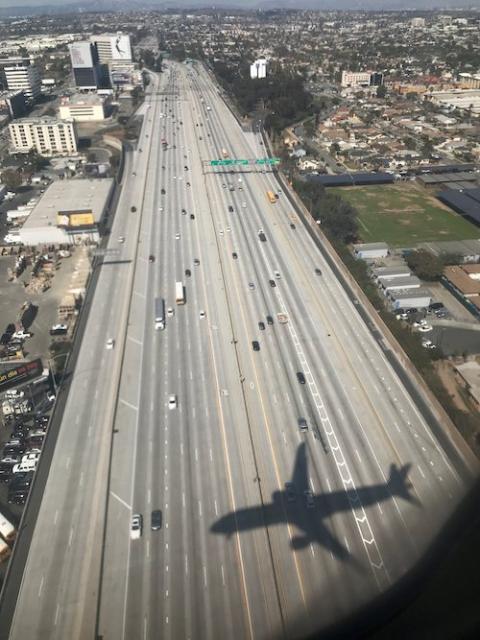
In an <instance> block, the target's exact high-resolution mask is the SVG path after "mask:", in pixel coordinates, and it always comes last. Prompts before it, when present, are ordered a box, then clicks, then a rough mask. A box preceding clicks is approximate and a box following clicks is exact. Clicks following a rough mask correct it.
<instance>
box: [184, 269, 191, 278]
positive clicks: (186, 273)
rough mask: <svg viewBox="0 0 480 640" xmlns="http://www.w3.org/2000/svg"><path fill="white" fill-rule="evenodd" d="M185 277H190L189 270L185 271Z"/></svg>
mask: <svg viewBox="0 0 480 640" xmlns="http://www.w3.org/2000/svg"><path fill="white" fill-rule="evenodd" d="M185 275H186V276H188V277H190V276H191V275H192V272H191V271H190V269H185Z"/></svg>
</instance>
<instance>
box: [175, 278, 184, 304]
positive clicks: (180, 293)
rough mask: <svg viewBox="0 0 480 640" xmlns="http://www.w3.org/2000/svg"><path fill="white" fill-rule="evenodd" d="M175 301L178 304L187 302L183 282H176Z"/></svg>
mask: <svg viewBox="0 0 480 640" xmlns="http://www.w3.org/2000/svg"><path fill="white" fill-rule="evenodd" d="M175 302H176V303H177V304H185V289H184V287H183V282H176V283H175Z"/></svg>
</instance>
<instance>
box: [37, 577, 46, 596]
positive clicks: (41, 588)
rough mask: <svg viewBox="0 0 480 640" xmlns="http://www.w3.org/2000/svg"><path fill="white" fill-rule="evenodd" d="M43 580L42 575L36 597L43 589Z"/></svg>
mask: <svg viewBox="0 0 480 640" xmlns="http://www.w3.org/2000/svg"><path fill="white" fill-rule="evenodd" d="M44 582H45V576H42V579H41V580H40V587H39V588H38V597H39V598H40V596H41V595H42V591H43V583H44Z"/></svg>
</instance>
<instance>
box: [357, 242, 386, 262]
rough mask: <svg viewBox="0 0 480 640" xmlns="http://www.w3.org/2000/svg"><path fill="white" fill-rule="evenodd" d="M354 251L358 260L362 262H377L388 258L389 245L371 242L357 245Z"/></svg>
mask: <svg viewBox="0 0 480 640" xmlns="http://www.w3.org/2000/svg"><path fill="white" fill-rule="evenodd" d="M353 250H354V253H355V257H356V258H362V260H375V259H376V258H386V257H387V256H388V244H387V243H386V242H369V243H366V244H355V245H353Z"/></svg>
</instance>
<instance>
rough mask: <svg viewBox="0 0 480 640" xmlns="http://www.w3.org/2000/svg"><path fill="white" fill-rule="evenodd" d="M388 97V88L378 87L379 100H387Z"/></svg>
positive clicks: (382, 85)
mask: <svg viewBox="0 0 480 640" xmlns="http://www.w3.org/2000/svg"><path fill="white" fill-rule="evenodd" d="M386 95H387V87H386V86H385V85H384V84H381V85H379V86H378V87H377V98H385V96H386Z"/></svg>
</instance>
